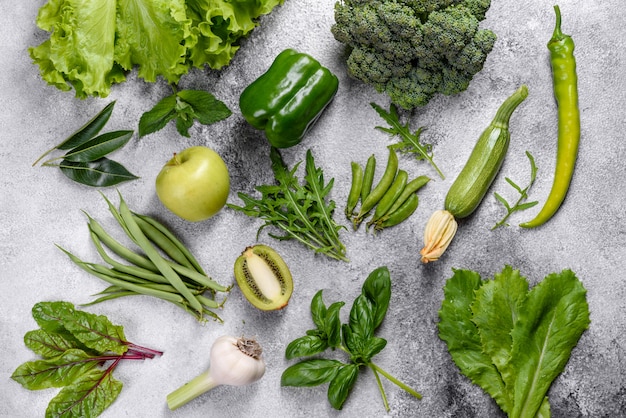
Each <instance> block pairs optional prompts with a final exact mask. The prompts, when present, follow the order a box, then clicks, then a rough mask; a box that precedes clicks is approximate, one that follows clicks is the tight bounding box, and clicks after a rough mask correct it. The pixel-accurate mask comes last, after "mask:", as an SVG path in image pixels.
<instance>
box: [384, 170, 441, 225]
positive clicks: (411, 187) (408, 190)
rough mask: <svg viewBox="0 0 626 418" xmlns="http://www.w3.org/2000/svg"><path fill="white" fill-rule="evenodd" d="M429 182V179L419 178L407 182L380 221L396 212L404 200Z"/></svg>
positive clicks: (425, 177)
mask: <svg viewBox="0 0 626 418" xmlns="http://www.w3.org/2000/svg"><path fill="white" fill-rule="evenodd" d="M429 181H430V178H429V177H427V176H419V177H416V178H414V179H413V180H411V181H410V182H408V183H407V184H406V187H405V188H404V190H403V191H402V194H401V195H400V197H398V199H397V200H396V201H395V202H394V204H393V205H392V206H391V207H390V208H389V210H388V211H387V213H386V214H385V216H382V217H381V218H380V220H381V221H384V220H385V218H386V217H388V215H391V214H392V213H393V212H395V211H396V210H398V209H399V208H400V206H402V204H403V203H404V202H406V200H407V199H408V198H409V197H411V195H412V194H415V193H416V192H417V191H418V190H419V189H421V188H422V187H424V186H425V185H426V183H428V182H429Z"/></svg>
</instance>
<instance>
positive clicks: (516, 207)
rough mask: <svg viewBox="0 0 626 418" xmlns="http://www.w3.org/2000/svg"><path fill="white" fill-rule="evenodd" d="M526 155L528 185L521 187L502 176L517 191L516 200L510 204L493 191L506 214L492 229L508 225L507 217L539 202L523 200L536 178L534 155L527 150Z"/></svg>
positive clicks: (526, 197)
mask: <svg viewBox="0 0 626 418" xmlns="http://www.w3.org/2000/svg"><path fill="white" fill-rule="evenodd" d="M526 157H528V160H529V161H530V181H529V183H528V186H526V187H524V188H523V189H522V188H521V187H520V186H518V185H517V183H515V182H514V181H513V180H511V179H510V178H508V177H505V178H504V179H505V180H506V182H507V183H509V185H510V186H511V187H513V188H514V189H515V190H516V191H517V193H519V195H520V196H519V198H518V199H517V201H516V202H515V203H514V204H510V203H509V202H508V201H507V200H506V199H505V198H504V197H502V195H500V194H499V193H498V192H494V193H493V194H494V196H495V197H496V200H497V201H498V202H500V203H501V204H502V205H503V206H504V208H505V209H506V215H504V217H503V218H502V219H500V220H499V221H498V222H496V224H495V225H494V226H493V227H492V228H491V230H492V231H493V230H494V229H496V228H499V227H501V226H509V224H508V223H507V219H509V216H511V215H512V214H513V213H515V212H519V211H522V210H526V209H530V208H532V207H533V206H536V205H537V204H538V203H539V202H538V201H533V202H525V200H526V199H528V191H529V190H530V187H531V186H532V185H533V183H534V182H535V179H536V178H537V166H536V165H535V159H534V157H533V156H532V154H531V153H530V152H528V151H526Z"/></svg>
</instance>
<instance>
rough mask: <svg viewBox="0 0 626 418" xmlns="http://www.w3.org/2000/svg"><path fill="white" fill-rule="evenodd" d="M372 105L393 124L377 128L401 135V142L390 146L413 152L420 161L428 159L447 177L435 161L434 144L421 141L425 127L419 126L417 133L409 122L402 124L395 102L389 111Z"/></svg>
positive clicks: (404, 151)
mask: <svg viewBox="0 0 626 418" xmlns="http://www.w3.org/2000/svg"><path fill="white" fill-rule="evenodd" d="M370 105H371V106H372V107H373V108H374V110H376V112H377V113H378V115H380V117H381V118H383V119H384V120H385V121H386V122H387V123H388V124H389V125H390V126H391V127H390V128H384V127H382V126H377V127H376V129H378V130H380V131H383V132H386V133H388V134H390V135H391V136H392V137H394V136H399V137H400V142H398V143H396V144H393V145H390V146H389V148H392V149H394V150H396V151H399V152H401V153H403V154H408V153H412V154H414V155H415V159H416V160H418V161H420V160H425V161H428V163H430V165H431V166H432V167H433V168H434V169H435V171H436V172H437V174H439V176H440V177H441V179H442V180H443V179H445V177H444V175H443V173H442V172H441V170H440V169H439V167H437V165H436V164H435V162H434V161H433V152H432V145H431V144H422V143H421V142H420V134H421V133H422V131H423V130H424V128H423V127H421V128H419V129H418V130H417V131H415V133H411V130H410V128H409V122H407V123H406V124H402V123H401V122H400V116H399V115H398V108H397V107H396V106H395V105H394V104H393V103H392V104H391V105H390V106H389V111H386V110H385V109H383V108H382V107H380V106H379V105H377V104H376V103H370Z"/></svg>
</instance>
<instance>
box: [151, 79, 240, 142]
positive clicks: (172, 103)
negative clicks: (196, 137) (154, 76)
mask: <svg viewBox="0 0 626 418" xmlns="http://www.w3.org/2000/svg"><path fill="white" fill-rule="evenodd" d="M231 114H232V112H231V111H230V109H229V108H228V107H226V105H225V104H224V103H223V102H221V101H219V100H218V99H216V98H215V96H213V95H212V94H211V93H209V92H206V91H202V90H180V91H175V92H174V94H172V95H170V96H167V97H165V98H163V99H161V100H160V101H159V102H158V103H157V104H156V105H155V106H154V107H153V108H152V109H150V110H149V111H147V112H145V113H144V114H143V115H141V119H139V136H140V137H142V136H145V135H148V134H151V133H153V132H156V131H158V130H160V129H163V128H164V127H165V125H167V123H168V122H170V121H171V120H174V119H176V129H177V130H178V133H179V134H181V135H182V136H186V137H189V128H191V126H192V125H193V122H194V121H195V120H197V121H198V122H200V123H201V124H203V125H211V124H213V123H216V122H219V121H221V120H224V119H226V118H228V117H229V116H230V115H231Z"/></svg>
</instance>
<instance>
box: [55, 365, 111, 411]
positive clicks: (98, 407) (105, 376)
mask: <svg viewBox="0 0 626 418" xmlns="http://www.w3.org/2000/svg"><path fill="white" fill-rule="evenodd" d="M121 391H122V382H120V381H119V380H117V379H114V378H113V376H112V375H111V370H110V369H107V370H100V369H93V370H91V371H90V372H89V373H86V374H85V375H83V376H82V377H81V378H80V379H79V380H78V381H77V382H75V383H74V384H72V385H70V386H66V387H64V388H63V389H62V390H61V391H60V392H59V393H58V394H57V396H55V397H54V398H53V399H52V400H51V401H50V403H49V404H48V408H47V409H46V417H64V418H66V417H67V418H81V417H97V416H98V415H100V414H102V412H103V411H104V410H105V409H106V408H108V407H109V406H110V405H111V404H112V403H113V402H114V401H115V399H117V397H118V395H119V394H120V392H121Z"/></svg>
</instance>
